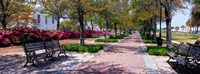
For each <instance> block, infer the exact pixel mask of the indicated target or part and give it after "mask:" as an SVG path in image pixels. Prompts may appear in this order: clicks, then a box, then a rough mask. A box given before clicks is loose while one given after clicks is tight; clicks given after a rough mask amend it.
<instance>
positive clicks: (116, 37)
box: [109, 34, 129, 39]
mask: <svg viewBox="0 0 200 74" xmlns="http://www.w3.org/2000/svg"><path fill="white" fill-rule="evenodd" d="M127 36H129V34H117V35H116V36H112V35H111V36H110V37H109V39H123V38H124V37H127Z"/></svg>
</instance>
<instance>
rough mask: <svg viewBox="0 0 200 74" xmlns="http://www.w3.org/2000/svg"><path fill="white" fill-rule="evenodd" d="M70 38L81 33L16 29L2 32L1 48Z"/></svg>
mask: <svg viewBox="0 0 200 74" xmlns="http://www.w3.org/2000/svg"><path fill="white" fill-rule="evenodd" d="M101 33H104V32H102V31H92V30H86V31H85V32H84V36H85V37H86V38H89V37H92V34H101ZM68 38H80V32H79V31H69V30H65V31H63V30H40V29H38V28H15V29H12V30H9V31H4V30H0V47H1V46H9V45H19V44H22V43H23V42H38V41H45V40H60V39H68Z"/></svg>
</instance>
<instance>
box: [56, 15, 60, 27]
mask: <svg viewBox="0 0 200 74" xmlns="http://www.w3.org/2000/svg"><path fill="white" fill-rule="evenodd" d="M59 29H60V18H59V17H58V18H57V30H59Z"/></svg>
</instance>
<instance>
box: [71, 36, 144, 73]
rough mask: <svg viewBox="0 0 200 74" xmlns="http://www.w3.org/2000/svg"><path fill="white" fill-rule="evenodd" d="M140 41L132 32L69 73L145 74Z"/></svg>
mask: <svg viewBox="0 0 200 74" xmlns="http://www.w3.org/2000/svg"><path fill="white" fill-rule="evenodd" d="M140 43H141V42H140V40H139V37H138V35H137V34H133V35H131V36H129V37H128V38H126V39H124V40H122V41H120V42H118V43H116V44H115V45H113V46H112V47H111V48H110V49H108V50H106V51H104V52H103V53H100V54H98V55H97V56H95V57H93V58H91V59H90V60H89V61H88V62H85V63H83V64H81V65H79V66H78V67H76V68H75V69H73V70H72V71H71V72H69V73H70V74H89V73H92V74H146V67H145V63H144V59H143V55H142V54H143V53H142V50H141V44H140Z"/></svg>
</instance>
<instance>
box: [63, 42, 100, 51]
mask: <svg viewBox="0 0 200 74" xmlns="http://www.w3.org/2000/svg"><path fill="white" fill-rule="evenodd" d="M63 47H64V48H66V49H67V51H75V52H91V53H95V52H98V51H99V50H101V49H103V45H79V44H72V45H66V46H63Z"/></svg>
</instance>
